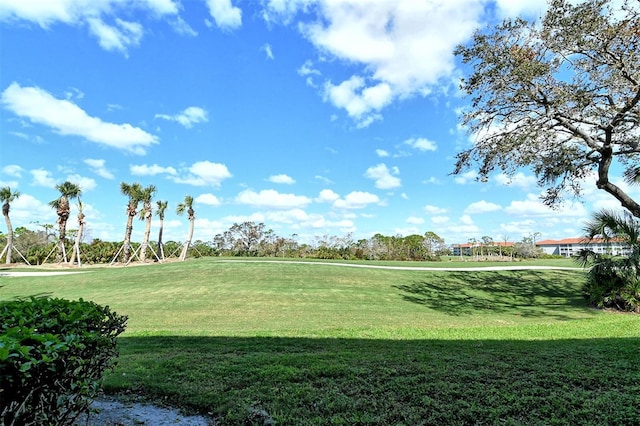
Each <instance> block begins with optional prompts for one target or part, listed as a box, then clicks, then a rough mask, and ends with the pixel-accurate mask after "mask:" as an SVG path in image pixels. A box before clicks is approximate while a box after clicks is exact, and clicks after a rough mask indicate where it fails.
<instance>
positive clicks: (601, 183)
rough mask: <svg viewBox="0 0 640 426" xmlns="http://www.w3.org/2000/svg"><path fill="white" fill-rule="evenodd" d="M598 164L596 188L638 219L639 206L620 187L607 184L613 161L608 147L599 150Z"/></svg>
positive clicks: (611, 152)
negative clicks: (611, 196) (610, 196)
mask: <svg viewBox="0 0 640 426" xmlns="http://www.w3.org/2000/svg"><path fill="white" fill-rule="evenodd" d="M600 155H601V158H600V162H599V163H598V181H597V182H596V186H597V187H598V189H602V190H604V191H605V192H607V193H609V194H611V195H613V196H614V197H615V198H616V199H617V200H618V201H620V204H621V205H622V207H624V208H625V209H627V210H629V212H631V214H632V215H634V216H635V217H637V218H640V204H639V203H637V202H636V201H635V200H634V199H633V198H631V197H630V196H629V195H628V194H627V193H626V192H624V191H623V190H622V189H620V187H618V186H616V185H614V184H613V183H611V182H609V167H610V166H611V163H612V161H613V149H612V148H611V146H610V145H607V146H605V147H604V148H602V149H601V150H600Z"/></svg>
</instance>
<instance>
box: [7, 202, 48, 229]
mask: <svg viewBox="0 0 640 426" xmlns="http://www.w3.org/2000/svg"><path fill="white" fill-rule="evenodd" d="M54 197H55V195H53V196H52V197H51V198H52V199H53V198H54ZM11 218H12V219H13V222H14V223H15V224H16V225H17V224H21V225H20V226H26V224H28V223H31V222H39V223H54V222H55V221H56V216H55V211H54V210H53V209H52V208H51V207H49V205H48V204H46V203H43V202H42V201H40V200H38V199H36V198H35V197H33V196H31V195H29V194H22V195H20V197H19V198H17V199H16V200H15V201H14V202H13V203H11ZM14 226H15V225H14Z"/></svg>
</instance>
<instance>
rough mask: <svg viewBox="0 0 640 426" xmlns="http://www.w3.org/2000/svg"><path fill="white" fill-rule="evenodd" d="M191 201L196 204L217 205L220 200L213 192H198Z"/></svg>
mask: <svg viewBox="0 0 640 426" xmlns="http://www.w3.org/2000/svg"><path fill="white" fill-rule="evenodd" d="M193 201H195V202H196V203H198V204H206V205H208V206H219V205H220V204H221V203H220V200H219V199H218V197H216V196H215V195H213V194H200V195H198V196H197V197H196V198H195V199H194V200H193Z"/></svg>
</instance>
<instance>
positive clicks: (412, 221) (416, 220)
mask: <svg viewBox="0 0 640 426" xmlns="http://www.w3.org/2000/svg"><path fill="white" fill-rule="evenodd" d="M406 222H407V223H410V224H412V225H422V224H423V223H424V219H423V218H421V217H416V216H410V217H408V218H407V220H406Z"/></svg>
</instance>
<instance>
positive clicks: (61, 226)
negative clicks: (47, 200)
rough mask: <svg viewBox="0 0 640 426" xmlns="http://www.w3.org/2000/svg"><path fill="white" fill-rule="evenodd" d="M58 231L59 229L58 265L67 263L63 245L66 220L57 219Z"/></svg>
mask: <svg viewBox="0 0 640 426" xmlns="http://www.w3.org/2000/svg"><path fill="white" fill-rule="evenodd" d="M58 229H59V235H60V236H59V239H58V259H57V261H58V263H61V262H65V263H66V262H67V252H66V251H65V247H64V243H65V241H66V239H67V220H66V218H64V216H59V217H58Z"/></svg>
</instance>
